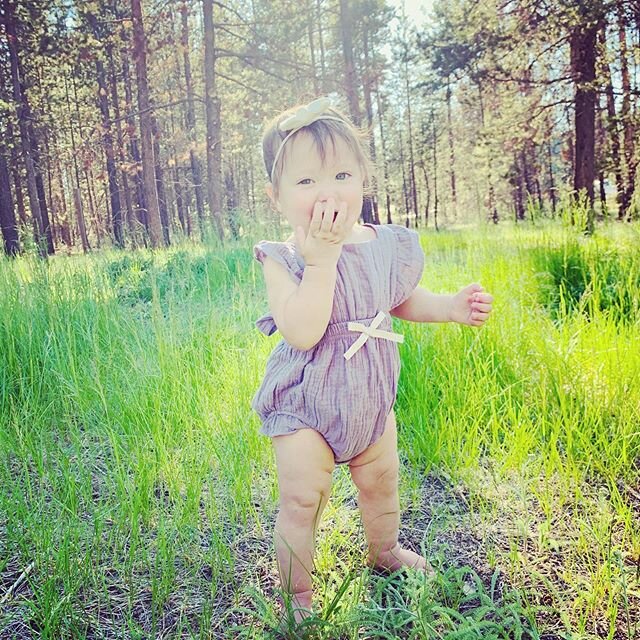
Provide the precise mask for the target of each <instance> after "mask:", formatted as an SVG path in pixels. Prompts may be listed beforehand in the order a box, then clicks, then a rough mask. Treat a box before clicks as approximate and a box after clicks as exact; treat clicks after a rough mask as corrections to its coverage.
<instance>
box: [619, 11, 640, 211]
mask: <svg viewBox="0 0 640 640" xmlns="http://www.w3.org/2000/svg"><path fill="white" fill-rule="evenodd" d="M617 14H618V42H619V45H620V77H621V80H622V105H621V106H620V121H621V122H622V131H623V139H624V160H625V168H626V171H625V174H626V176H625V178H626V179H625V187H624V197H623V199H622V211H621V212H620V214H619V217H620V218H621V219H622V218H624V217H625V216H626V215H627V214H628V211H629V206H630V205H631V199H632V198H633V191H634V187H635V176H636V168H637V166H638V160H637V158H636V157H635V126H634V120H633V114H632V112H631V79H630V76H629V62H628V59H627V55H628V52H627V30H626V24H625V15H624V7H623V3H622V2H621V0H618V2H617Z"/></svg>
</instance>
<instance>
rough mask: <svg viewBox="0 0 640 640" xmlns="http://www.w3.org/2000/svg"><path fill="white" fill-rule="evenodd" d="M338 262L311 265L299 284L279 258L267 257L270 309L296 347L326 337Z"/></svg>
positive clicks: (290, 342) (309, 346) (284, 334)
mask: <svg viewBox="0 0 640 640" xmlns="http://www.w3.org/2000/svg"><path fill="white" fill-rule="evenodd" d="M336 274H337V268H336V265H335V264H333V265H322V266H311V265H307V266H306V267H305V270H304V274H303V276H302V282H300V284H299V285H297V284H296V283H295V282H293V281H292V280H291V277H290V275H289V274H288V273H287V270H286V269H285V268H284V267H282V266H281V265H279V264H278V263H277V262H276V261H275V260H273V259H271V258H269V257H267V258H265V261H264V279H265V282H266V285H267V296H268V298H269V309H270V310H271V315H273V320H274V321H275V323H276V326H277V327H278V331H280V333H281V334H282V337H283V338H284V339H285V340H286V341H287V342H288V343H289V344H290V345H291V346H292V347H295V348H296V349H301V350H303V351H307V350H308V349H311V348H312V347H314V346H315V345H316V344H317V343H318V342H319V341H320V339H321V338H322V336H323V335H324V333H325V331H326V330H327V325H328V324H329V319H330V318H331V311H332V309H333V294H334V291H335V287H336Z"/></svg>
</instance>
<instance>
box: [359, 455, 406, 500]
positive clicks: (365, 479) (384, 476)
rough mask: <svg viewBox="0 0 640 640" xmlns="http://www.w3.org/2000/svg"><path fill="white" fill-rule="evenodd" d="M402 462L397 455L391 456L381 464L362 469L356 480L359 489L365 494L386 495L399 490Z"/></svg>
mask: <svg viewBox="0 0 640 640" xmlns="http://www.w3.org/2000/svg"><path fill="white" fill-rule="evenodd" d="M399 470H400V464H399V461H398V457H397V456H389V457H388V458H387V459H386V460H384V462H383V463H382V464H381V463H380V462H379V463H378V464H376V465H372V466H371V468H369V469H362V473H360V474H359V478H358V481H357V482H356V484H357V486H358V489H359V491H360V492H361V493H364V494H365V495H372V496H384V495H387V494H391V493H394V492H396V491H397V490H398V475H399Z"/></svg>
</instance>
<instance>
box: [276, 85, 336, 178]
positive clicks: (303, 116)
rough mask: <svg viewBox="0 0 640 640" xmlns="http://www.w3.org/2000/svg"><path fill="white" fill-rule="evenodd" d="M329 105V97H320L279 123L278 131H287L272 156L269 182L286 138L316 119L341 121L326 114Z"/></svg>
mask: <svg viewBox="0 0 640 640" xmlns="http://www.w3.org/2000/svg"><path fill="white" fill-rule="evenodd" d="M330 106H331V102H330V101H329V98H326V97H322V98H318V99H317V100H314V101H313V102H310V103H309V104H307V105H305V106H304V107H300V108H299V109H298V110H297V111H296V112H295V113H294V114H292V115H290V116H289V117H287V118H285V119H284V120H283V121H282V122H281V123H280V124H279V125H278V129H280V131H288V132H289V133H287V135H286V136H285V137H284V138H283V139H282V142H281V143H280V146H279V147H278V150H277V151H276V155H275V156H274V158H273V164H272V165H271V176H270V178H271V184H273V175H274V171H275V168H276V164H277V162H278V159H279V158H280V156H281V155H282V150H283V149H284V145H285V144H286V143H287V140H289V138H291V136H293V135H294V134H296V133H297V132H298V131H300V129H302V128H303V127H308V126H309V125H310V124H312V123H313V122H315V121H316V120H336V121H338V122H343V123H344V120H343V119H342V118H338V117H336V116H331V115H326V114H325V113H324V112H325V111H326V110H327V109H328V108H329V107H330Z"/></svg>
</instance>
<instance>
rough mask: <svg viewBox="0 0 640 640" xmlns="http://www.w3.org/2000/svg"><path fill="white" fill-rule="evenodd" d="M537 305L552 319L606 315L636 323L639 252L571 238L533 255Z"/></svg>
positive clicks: (639, 312) (639, 308)
mask: <svg viewBox="0 0 640 640" xmlns="http://www.w3.org/2000/svg"><path fill="white" fill-rule="evenodd" d="M532 255H533V261H534V265H535V267H536V269H537V271H538V276H539V281H540V301H541V302H542V304H544V305H545V306H546V307H547V308H548V309H549V310H550V312H551V314H552V317H553V318H554V319H561V318H562V317H564V316H565V315H566V314H567V313H576V312H579V313H584V314H585V315H586V317H593V316H594V315H595V314H599V313H605V314H607V315H610V316H611V318H612V320H613V321H614V322H616V323H630V324H634V323H637V322H639V321H640V254H639V253H638V251H637V249H636V248H635V247H629V248H626V249H624V248H622V249H619V248H616V247H615V246H611V245H610V244H609V243H607V242H606V241H604V240H601V239H599V240H594V241H593V242H584V241H583V242H581V241H579V240H576V239H574V240H572V241H570V242H568V243H566V244H564V245H563V246H560V247H540V248H535V249H534V250H533V251H532Z"/></svg>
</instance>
